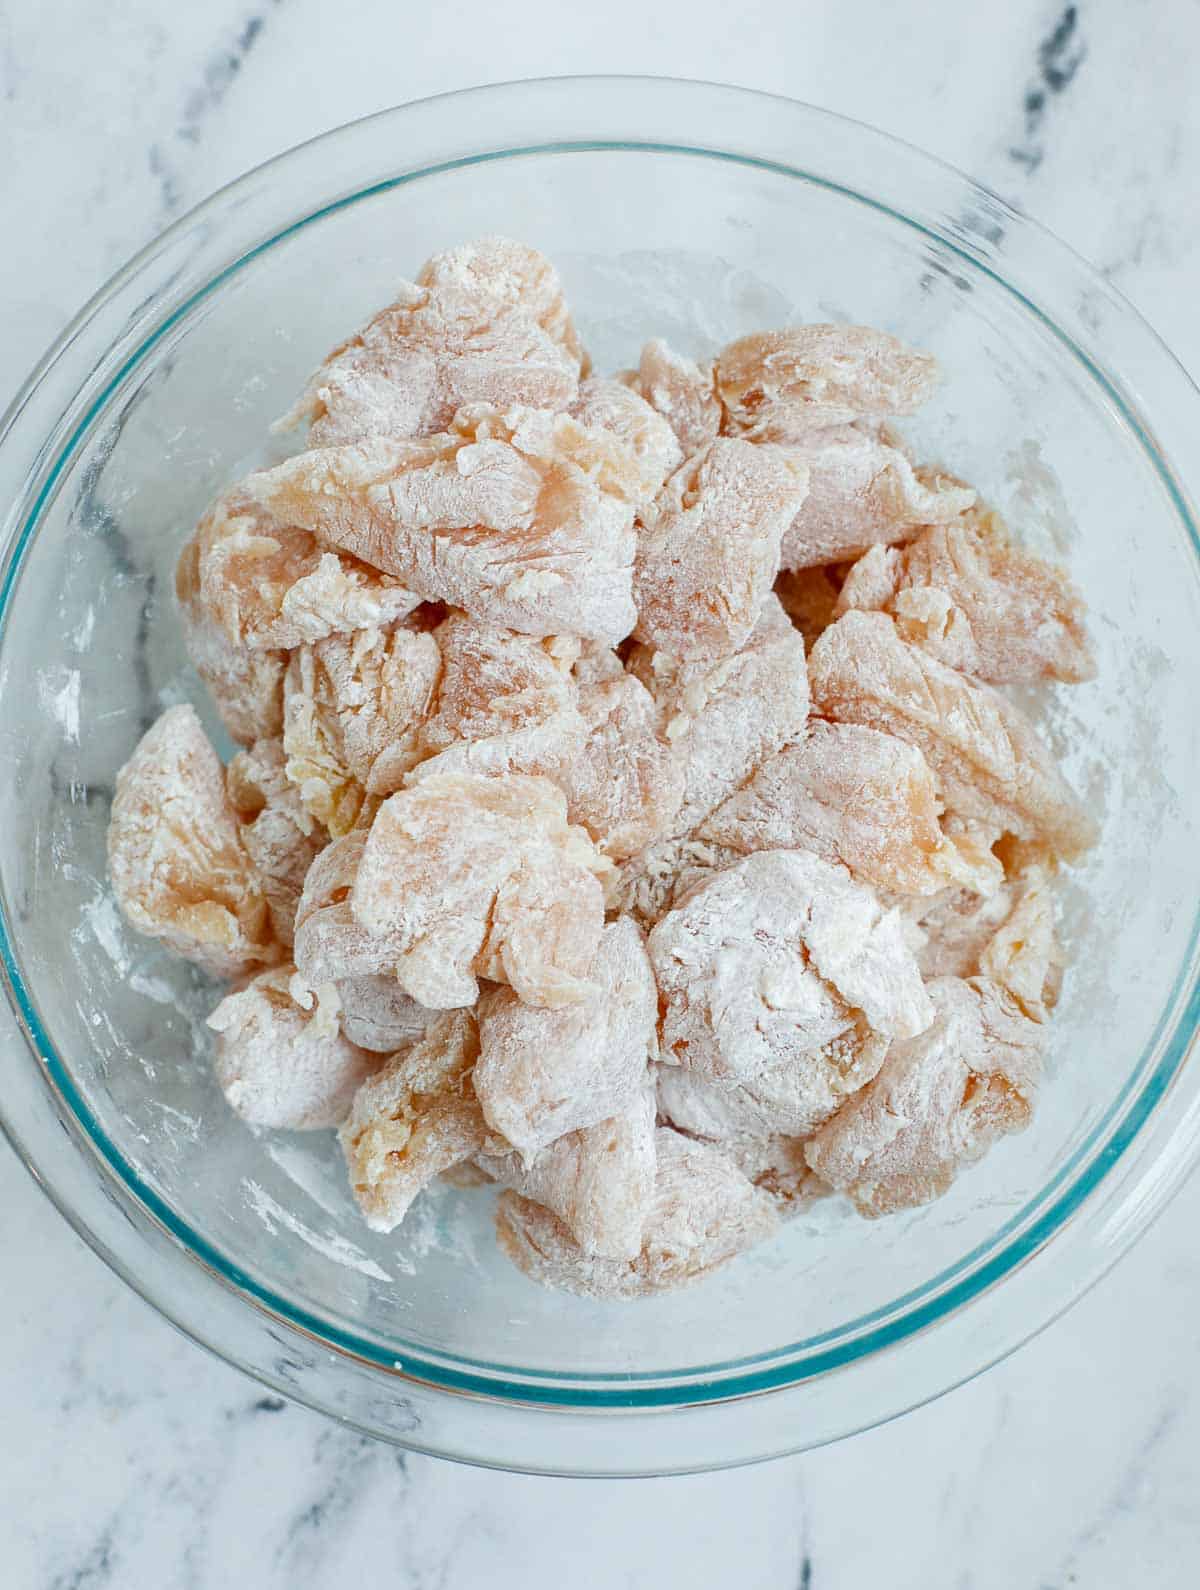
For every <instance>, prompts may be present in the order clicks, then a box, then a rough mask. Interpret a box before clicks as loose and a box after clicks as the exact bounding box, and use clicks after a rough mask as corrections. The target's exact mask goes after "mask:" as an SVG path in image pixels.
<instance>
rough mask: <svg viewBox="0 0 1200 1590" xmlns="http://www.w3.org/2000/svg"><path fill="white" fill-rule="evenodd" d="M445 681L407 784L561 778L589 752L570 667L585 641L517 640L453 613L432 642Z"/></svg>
mask: <svg viewBox="0 0 1200 1590" xmlns="http://www.w3.org/2000/svg"><path fill="white" fill-rule="evenodd" d="M429 638H430V639H431V640H432V641H434V642H436V645H437V647H438V649H439V650H440V653H441V677H440V681H439V684H438V688H437V692H436V695H435V696H434V698H433V701H432V703H431V704H430V706H429V707H428V708H427V709H426V717H425V721H424V722H423V723H422V724H421V726H420V728H419V730H418V732H417V734H416V737H415V762H416V764H417V765H414V767H413V768H412V770H411V771H410V772H409V774H408V778H407V781H406V782H408V783H410V784H411V783H414V782H417V781H419V780H421V779H425V778H429V777H431V776H435V775H441V774H445V773H541V774H545V775H546V776H547V777H550V778H555V777H556V776H557V769H558V768H559V767H560V766H561V765H564V764H569V763H570V762H572V761H573V760H574V758H575V757H577V756H578V755H579V754H580V752H581V751H582V749H583V745H584V738H585V734H586V728H585V725H584V721H583V719H582V717H581V716H580V713H579V708H578V706H577V704H576V688H575V682H574V680H573V679H572V677H571V667H572V665H573V663H574V662H575V660H576V657H577V656H578V653H579V642H578V641H576V640H574V639H572V638H571V637H568V636H550V637H548V638H547V639H545V640H538V639H535V638H534V637H533V636H530V635H518V634H515V633H514V632H513V631H512V630H510V629H501V628H500V627H499V626H497V625H495V624H487V623H482V622H480V621H479V620H478V619H474V618H469V617H468V616H467V615H466V614H465V613H451V614H450V616H449V617H448V618H447V619H446V620H445V622H444V623H442V624H441V625H440V626H439V627H438V628H437V629H436V630H435V631H434V633H433V635H432V636H431V637H429Z"/></svg>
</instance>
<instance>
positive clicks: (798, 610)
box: [775, 483, 841, 651]
mask: <svg viewBox="0 0 1200 1590" xmlns="http://www.w3.org/2000/svg"><path fill="white" fill-rule="evenodd" d="M810 489H811V483H810ZM840 590H841V583H840V581H839V579H838V577H837V574H836V570H835V569H829V568H822V569H815V568H814V569H785V570H784V571H783V573H782V574H781V575H780V576H779V578H778V579H777V580H776V581H775V595H776V596H777V597H778V598H779V600H780V602H781V603H782V604H783V610H784V612H785V613H786V614H787V616H788V617H789V618H790V619H791V621H792V623H793V624H795V626H796V628H797V629H798V630H799V631H800V633H801V634H802V635H803V636H804V644H805V647H806V648H807V649H808V650H810V651H811V650H812V645H813V642H814V641H815V640H816V639H817V637H818V636H819V635H820V634H821V633H822V631H823V630H826V629H828V628H829V626H830V624H832V623H833V621H834V618H835V617H836V616H837V615H836V612H835V609H836V607H837V599H838V593H839V591H840Z"/></svg>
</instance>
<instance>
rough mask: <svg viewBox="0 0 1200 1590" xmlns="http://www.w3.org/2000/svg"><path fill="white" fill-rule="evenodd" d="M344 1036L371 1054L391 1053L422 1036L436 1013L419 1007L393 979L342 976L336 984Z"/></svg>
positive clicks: (375, 976)
mask: <svg viewBox="0 0 1200 1590" xmlns="http://www.w3.org/2000/svg"><path fill="white" fill-rule="evenodd" d="M335 987H336V988H337V995H338V1001H339V1003H340V1005H341V1010H340V1012H339V1013H338V1023H339V1025H340V1026H341V1029H342V1033H343V1036H345V1037H346V1038H348V1039H349V1040H350V1042H351V1043H356V1044H357V1045H358V1047H359V1048H360V1049H369V1050H370V1051H371V1053H372V1054H392V1053H394V1052H395V1050H397V1049H402V1048H403V1047H404V1045H405V1044H408V1043H412V1041H413V1040H414V1039H415V1038H420V1037H422V1036H423V1034H424V1032H425V1029H426V1028H427V1027H428V1026H429V1024H430V1022H432V1021H433V1020H435V1019H436V1012H434V1011H432V1010H427V1009H426V1008H425V1006H424V1005H418V1004H417V1002H416V1000H415V999H412V998H410V997H409V995H408V994H406V993H405V992H404V990H403V989H402V988H401V987H400V984H399V983H398V982H397V981H396V979H395V978H394V977H384V976H381V975H374V976H366V977H343V978H342V979H341V981H340V982H338V983H337V984H335Z"/></svg>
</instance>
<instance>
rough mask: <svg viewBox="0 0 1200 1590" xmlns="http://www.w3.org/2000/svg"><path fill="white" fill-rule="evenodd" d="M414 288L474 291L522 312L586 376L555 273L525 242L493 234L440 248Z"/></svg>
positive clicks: (583, 361) (577, 338) (543, 258)
mask: <svg viewBox="0 0 1200 1590" xmlns="http://www.w3.org/2000/svg"><path fill="white" fill-rule="evenodd" d="M417 285H418V286H419V287H428V288H431V289H432V290H434V291H435V292H437V291H444V290H447V289H452V290H458V291H462V292H475V293H479V294H481V295H484V296H487V297H490V298H492V299H494V300H496V301H497V302H498V303H500V304H502V305H505V306H507V307H509V308H512V309H521V310H523V311H524V312H525V313H526V314H528V315H531V316H532V317H533V319H534V320H536V321H537V323H538V325H539V326H541V328H542V330H543V331H544V332H545V333H546V335H547V336H548V337H552V338H553V339H554V341H555V342H557V343H558V344H559V345H560V346H561V347H563V348H565V349H566V351H567V352H568V353H569V354H570V355H571V357H572V359H574V360H575V362H576V364H577V365H580V366H582V367H583V368H582V369H581V374H583V375H586V374H587V368H586V366H587V364H588V357H587V354H586V353H585V352H584V351H583V348H582V346H581V344H580V341H579V335H578V333H577V332H576V330H575V327H574V325H573V323H572V321H571V315H570V312H569V310H568V309H567V300H566V296H565V295H564V293H563V287H562V282H561V281H560V279H559V275H558V272H557V270H555V268H554V266H553V265H552V264H551V263H550V261H549V260H548V259H547V258H546V256H545V255H544V254H540V253H539V252H538V250H537V249H536V248H530V247H529V245H528V244H527V243H517V242H514V241H513V239H512V238H509V237H500V236H497V235H494V234H493V235H492V236H489V237H481V238H478V239H477V240H476V241H475V242H474V243H460V244H459V246H458V247H457V248H448V249H443V250H441V252H439V253H437V254H434V255H432V256H431V257H430V258H429V259H427V260H426V261H425V263H424V265H422V267H421V269H420V270H419V271H418V273H417ZM538 406H539V407H540V408H544V407H546V405H545V404H541V403H540V404H539V405H538Z"/></svg>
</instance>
